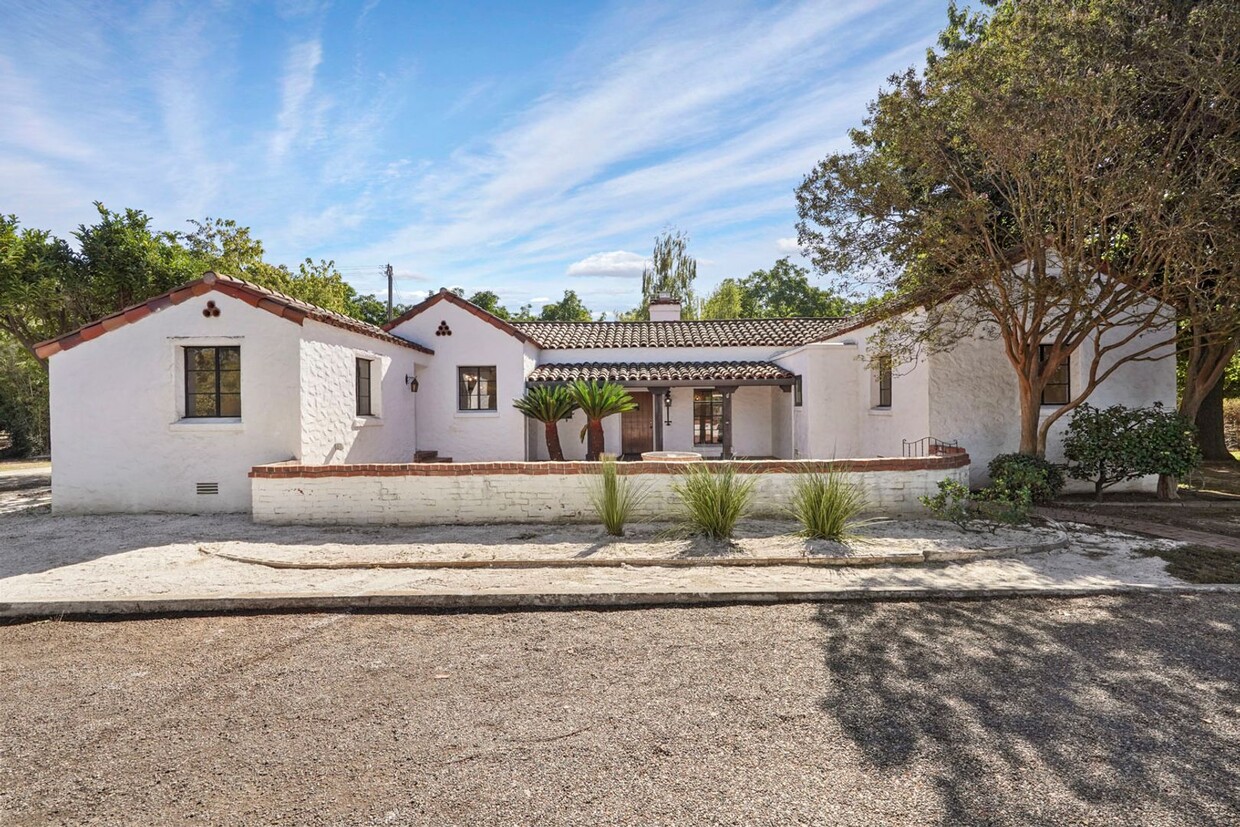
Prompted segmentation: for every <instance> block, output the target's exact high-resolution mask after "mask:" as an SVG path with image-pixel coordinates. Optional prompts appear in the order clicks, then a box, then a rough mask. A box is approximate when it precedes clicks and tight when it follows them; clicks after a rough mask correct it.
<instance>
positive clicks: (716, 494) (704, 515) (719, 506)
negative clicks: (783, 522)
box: [672, 463, 757, 540]
mask: <svg viewBox="0 0 1240 827" xmlns="http://www.w3.org/2000/svg"><path fill="white" fill-rule="evenodd" d="M691 465H692V467H691V468H690V470H688V471H686V472H685V473H684V474H682V475H680V477H679V478H677V479H676V480H675V481H674V482H673V483H672V492H673V493H674V494H675V495H676V498H677V500H678V501H679V505H680V518H681V521H682V522H683V524H684V526H685V528H686V529H688V531H689V533H691V534H700V535H702V536H704V537H709V538H711V539H713V540H726V539H728V538H730V537H731V536H732V532H733V531H734V530H735V528H736V524H737V522H739V521H740V519H741V518H742V517H744V516H745V514H746V513H748V511H749V506H750V505H751V504H752V502H753V495H754V485H756V483H757V480H756V479H754V478H753V477H749V478H748V479H746V478H744V477H741V476H739V475H738V474H737V473H736V471H735V469H733V467H732V466H731V464H725V465H724V466H723V467H722V468H721V469H720V470H714V469H712V468H711V467H710V463H692V464H691Z"/></svg>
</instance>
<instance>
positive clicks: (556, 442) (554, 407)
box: [512, 385, 577, 462]
mask: <svg viewBox="0 0 1240 827" xmlns="http://www.w3.org/2000/svg"><path fill="white" fill-rule="evenodd" d="M512 406H513V407H514V408H516V409H517V410H518V411H520V412H521V413H523V414H525V415H526V416H528V417H529V418H530V419H536V420H538V421H539V422H541V423H542V424H543V428H544V431H543V433H544V435H545V437H546V440H547V456H549V457H551V460H552V461H553V462H563V461H564V449H563V448H562V447H561V446H560V428H559V421H560V420H561V419H568V418H569V417H570V416H572V415H573V411H575V410H577V404H576V403H575V402H573V400H572V397H571V396H569V393H568V389H567V388H565V387H564V386H563V385H551V386H548V385H535V386H534V387H532V388H530V389H529V390H527V391H526V392H525V396H523V397H521V398H520V399H514V400H512Z"/></svg>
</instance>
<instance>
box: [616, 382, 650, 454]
mask: <svg viewBox="0 0 1240 827" xmlns="http://www.w3.org/2000/svg"><path fill="white" fill-rule="evenodd" d="M629 395H630V396H632V397H633V401H634V402H636V403H637V407H636V408H634V409H633V410H631V411H625V412H624V413H622V414H620V443H621V445H620V451H621V453H625V454H640V453H642V452H643V451H653V450H654V415H653V412H654V401H653V399H652V398H651V396H650V392H649V391H629Z"/></svg>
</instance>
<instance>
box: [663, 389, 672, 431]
mask: <svg viewBox="0 0 1240 827" xmlns="http://www.w3.org/2000/svg"><path fill="white" fill-rule="evenodd" d="M663 413H664V421H663V424H664V425H671V424H672V389H671V388H668V389H667V393H665V394H663Z"/></svg>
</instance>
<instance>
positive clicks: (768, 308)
mask: <svg viewBox="0 0 1240 827" xmlns="http://www.w3.org/2000/svg"><path fill="white" fill-rule="evenodd" d="M851 309H852V305H851V304H850V303H849V302H848V301H847V300H846V299H844V298H842V297H840V296H837V295H835V294H834V293H832V292H831V291H829V290H824V289H822V288H821V287H815V286H814V285H812V284H810V283H809V270H808V269H807V268H805V267H801V266H800V265H797V264H793V263H792V262H791V261H790V260H789V259H788V258H787V257H785V258H781V259H780V260H779V261H777V262H775V264H774V266H772V267H771V269H770V270H755V271H753V272H752V273H750V274H749V275H748V276H746V277H745V278H743V279H739V280H738V279H724V280H723V282H721V283H720V285H719V286H718V287H717V288H715V291H714V292H713V293H711V294H710V296H708V297H707V298H706V300H705V301H703V302H702V307H701V311H700V312H699V316H700V317H701V318H703V319H767V318H784V317H788V316H815V317H820V316H843V315H846V314H847V313H849V312H850V311H851Z"/></svg>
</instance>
